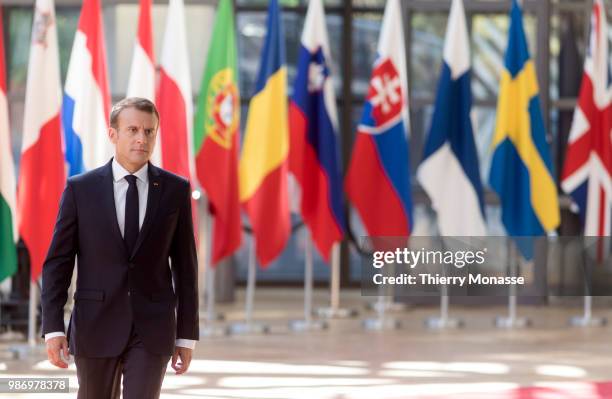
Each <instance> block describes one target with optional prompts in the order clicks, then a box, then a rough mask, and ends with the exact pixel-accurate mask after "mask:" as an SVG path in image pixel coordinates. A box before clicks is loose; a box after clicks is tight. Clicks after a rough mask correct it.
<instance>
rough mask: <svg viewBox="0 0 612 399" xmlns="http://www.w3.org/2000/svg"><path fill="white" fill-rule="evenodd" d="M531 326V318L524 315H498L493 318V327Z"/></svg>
mask: <svg viewBox="0 0 612 399" xmlns="http://www.w3.org/2000/svg"><path fill="white" fill-rule="evenodd" d="M529 326H531V320H529V319H528V318H526V317H502V316H498V317H496V318H495V327H497V328H505V329H514V328H527V327H529Z"/></svg>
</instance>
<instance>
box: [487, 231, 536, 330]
mask: <svg viewBox="0 0 612 399" xmlns="http://www.w3.org/2000/svg"><path fill="white" fill-rule="evenodd" d="M507 248H508V262H509V274H510V276H511V277H515V276H516V275H517V268H518V264H519V262H520V259H519V254H518V251H517V248H516V245H514V244H513V243H512V238H511V237H508V246H507ZM509 291H510V292H509V295H508V316H507V317H502V316H498V317H497V318H496V319H495V326H496V327H497V328H507V329H512V328H525V327H528V326H529V325H530V324H531V321H530V320H529V319H527V318H526V317H517V311H516V285H515V284H511V285H510V287H509Z"/></svg>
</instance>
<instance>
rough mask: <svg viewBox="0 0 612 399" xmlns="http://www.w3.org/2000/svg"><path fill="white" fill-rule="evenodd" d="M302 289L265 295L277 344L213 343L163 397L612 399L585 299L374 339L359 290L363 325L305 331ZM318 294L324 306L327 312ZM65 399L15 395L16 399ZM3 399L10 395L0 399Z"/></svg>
mask: <svg viewBox="0 0 612 399" xmlns="http://www.w3.org/2000/svg"><path fill="white" fill-rule="evenodd" d="M243 297H244V296H243V292H239V295H238V302H237V303H236V304H235V305H224V306H220V307H219V311H220V312H222V313H224V314H225V315H226V318H227V322H230V323H231V322H232V321H238V320H240V319H241V318H242V317H243V311H242V300H243ZM301 300H302V296H301V291H300V290H298V289H293V290H287V289H285V290H277V289H265V290H259V291H258V292H257V297H256V305H255V307H256V308H255V316H256V319H257V320H258V321H263V322H266V323H267V324H269V325H270V327H271V330H272V331H271V333H270V334H267V335H244V336H229V337H216V338H203V339H202V340H201V341H200V343H199V344H198V346H197V349H196V353H195V357H196V359H195V360H194V361H193V363H192V365H191V370H190V372H189V373H188V374H186V375H183V376H175V375H173V374H171V370H170V371H169V372H168V374H167V376H166V379H165V381H164V388H163V393H162V398H164V399H179V398H184V399H188V398H189V399H191V398H206V399H212V398H224V399H230V398H234V399H238V398H240V399H247V398H270V399H281V398H282V399H285V398H287V399H301V398H304V399H357V398H363V399H366V398H367V399H378V398H380V399H389V398H465V399H467V398H477V399H480V398H503V399H505V398H508V399H510V398H513V399H522V398H532V399H552V398H577V399H591V398H592V399H595V398H612V385H611V384H610V383H608V381H612V367H611V366H612V346H611V345H610V341H611V338H612V329H611V328H610V327H601V328H590V329H579V328H573V327H569V326H568V323H567V320H568V318H569V317H570V316H571V315H574V314H578V313H580V312H581V308H580V306H579V304H580V302H579V301H573V302H574V303H571V302H572V301H569V300H565V301H563V302H564V303H557V304H555V305H549V306H538V307H519V314H520V315H521V316H528V317H529V318H531V319H532V321H533V323H534V324H533V326H532V327H530V328H528V329H523V330H499V329H496V328H495V327H494V326H493V322H492V321H493V318H494V316H496V315H499V314H504V313H505V312H506V309H505V308H504V307H498V306H496V307H478V308H473V307H471V308H466V307H457V306H455V307H453V306H451V314H452V315H453V316H458V317H460V318H462V319H463V320H464V321H465V327H464V328H462V329H460V330H454V331H430V330H427V329H425V328H424V327H423V321H424V320H425V319H426V318H427V317H428V316H431V315H435V314H436V312H437V309H436V308H435V307H427V308H409V309H407V310H404V311H399V312H398V311H396V312H393V313H389V316H391V317H395V318H397V319H400V320H401V321H402V322H403V328H402V329H399V330H394V331H384V332H370V331H365V330H364V329H363V328H362V324H361V322H362V320H363V319H364V318H366V317H370V316H372V315H373V313H372V312H371V311H368V310H366V307H365V306H364V305H365V303H366V301H365V300H364V298H361V297H360V296H359V292H348V293H346V294H343V296H342V303H343V305H345V306H348V307H352V308H356V309H358V310H359V311H360V312H361V314H360V315H359V317H357V318H355V319H347V320H332V321H331V322H330V326H329V329H327V330H324V331H316V332H301V333H294V332H292V331H291V330H289V328H288V327H287V321H288V320H289V319H294V318H299V317H300V316H302V314H301V311H302V310H301V309H302V303H301ZM326 300H327V294H326V292H325V291H317V292H316V295H315V306H317V305H318V306H322V305H325V304H326ZM595 304H596V307H595V313H596V315H597V316H606V317H608V318H609V319H612V306H610V305H608V304H606V303H600V302H599V301H595ZM13 345H14V343H4V344H2V345H1V348H3V349H5V350H4V351H3V352H0V353H3V354H4V359H3V360H0V377H6V376H26V375H27V376H68V377H69V378H70V384H71V387H72V388H73V389H72V391H73V394H72V396H70V397H76V395H74V392H76V376H75V370H74V366H72V367H71V369H69V370H68V371H67V372H65V371H61V370H59V369H52V368H51V366H50V365H49V363H48V362H46V361H45V360H44V357H43V356H42V355H33V356H30V357H28V358H26V359H22V360H11V359H10V358H9V357H8V352H7V351H6V349H7V348H8V347H10V346H13ZM53 396H57V397H62V398H63V397H66V395H65V394H64V395H42V396H41V394H29V395H11V396H6V397H14V398H19V397H22V398H38V399H40V398H42V397H45V398H47V397H49V398H51V397H53ZM0 397H2V395H1V394H0Z"/></svg>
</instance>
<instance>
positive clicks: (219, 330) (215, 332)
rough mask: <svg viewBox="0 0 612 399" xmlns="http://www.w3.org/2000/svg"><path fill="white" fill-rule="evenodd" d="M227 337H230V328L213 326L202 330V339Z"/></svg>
mask: <svg viewBox="0 0 612 399" xmlns="http://www.w3.org/2000/svg"><path fill="white" fill-rule="evenodd" d="M227 335H229V328H228V327H227V326H219V325H214V324H213V325H208V326H206V327H203V328H200V337H206V338H211V337H225V336H227Z"/></svg>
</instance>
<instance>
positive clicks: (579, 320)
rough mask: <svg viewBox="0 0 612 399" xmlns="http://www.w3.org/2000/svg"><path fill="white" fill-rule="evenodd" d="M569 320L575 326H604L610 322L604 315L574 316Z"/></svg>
mask: <svg viewBox="0 0 612 399" xmlns="http://www.w3.org/2000/svg"><path fill="white" fill-rule="evenodd" d="M569 322H570V325H571V326H573V327H604V326H605V325H607V324H608V320H607V319H605V318H603V317H592V316H586V315H582V316H574V317H572V318H571V319H570V321H569Z"/></svg>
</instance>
